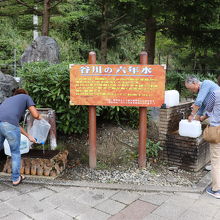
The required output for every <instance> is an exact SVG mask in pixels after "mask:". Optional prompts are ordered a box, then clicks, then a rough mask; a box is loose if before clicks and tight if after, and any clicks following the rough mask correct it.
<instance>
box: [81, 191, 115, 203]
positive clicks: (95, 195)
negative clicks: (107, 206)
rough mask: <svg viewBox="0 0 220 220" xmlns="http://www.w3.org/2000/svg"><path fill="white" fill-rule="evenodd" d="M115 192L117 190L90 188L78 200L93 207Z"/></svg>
mask: <svg viewBox="0 0 220 220" xmlns="http://www.w3.org/2000/svg"><path fill="white" fill-rule="evenodd" d="M115 193H116V191H115V190H101V189H93V190H91V189H89V190H88V191H85V193H84V194H83V195H81V196H79V197H78V198H77V201H79V202H81V203H84V204H87V205H89V206H91V207H93V206H96V205H97V204H99V203H101V202H103V201H104V200H106V199H108V198H109V197H111V196H112V195H114V194H115Z"/></svg>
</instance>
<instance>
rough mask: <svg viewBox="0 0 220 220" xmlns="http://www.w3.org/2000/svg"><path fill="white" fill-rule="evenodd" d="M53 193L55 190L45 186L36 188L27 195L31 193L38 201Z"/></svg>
mask: <svg viewBox="0 0 220 220" xmlns="http://www.w3.org/2000/svg"><path fill="white" fill-rule="evenodd" d="M53 194H55V192H54V191H52V190H50V189H46V188H43V187H42V188H37V189H36V190H34V191H31V192H28V193H27V195H30V196H31V197H33V198H34V199H36V200H38V201H40V200H42V199H45V198H47V197H49V196H51V195H53Z"/></svg>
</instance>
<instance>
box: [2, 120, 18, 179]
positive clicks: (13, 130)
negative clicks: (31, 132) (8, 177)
mask: <svg viewBox="0 0 220 220" xmlns="http://www.w3.org/2000/svg"><path fill="white" fill-rule="evenodd" d="M5 139H7V141H8V144H9V146H10V150H11V161H12V181H14V182H15V181H17V180H18V179H19V176H20V167H21V153H20V140H21V132H20V128H19V127H17V126H14V125H12V124H9V123H8V122H0V149H2V148H3V143H4V140H5Z"/></svg>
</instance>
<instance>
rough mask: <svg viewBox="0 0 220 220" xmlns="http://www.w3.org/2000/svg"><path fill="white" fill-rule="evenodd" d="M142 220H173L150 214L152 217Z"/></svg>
mask: <svg viewBox="0 0 220 220" xmlns="http://www.w3.org/2000/svg"><path fill="white" fill-rule="evenodd" d="M142 220H171V219H169V218H166V219H165V218H164V217H161V216H159V215H154V214H150V215H148V216H146V217H144V218H143V219H142ZM192 220H193V219H192Z"/></svg>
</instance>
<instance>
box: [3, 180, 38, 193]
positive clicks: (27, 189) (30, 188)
mask: <svg viewBox="0 0 220 220" xmlns="http://www.w3.org/2000/svg"><path fill="white" fill-rule="evenodd" d="M25 181H26V180H24V182H22V184H20V185H18V186H14V189H15V187H16V190H18V191H19V192H20V193H27V192H30V191H33V190H36V189H39V188H40V187H41V186H40V185H36V184H25ZM7 185H10V186H11V183H7Z"/></svg>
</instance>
